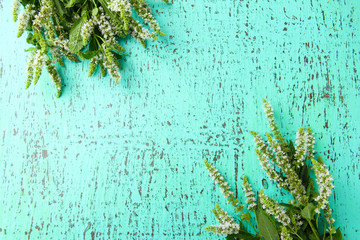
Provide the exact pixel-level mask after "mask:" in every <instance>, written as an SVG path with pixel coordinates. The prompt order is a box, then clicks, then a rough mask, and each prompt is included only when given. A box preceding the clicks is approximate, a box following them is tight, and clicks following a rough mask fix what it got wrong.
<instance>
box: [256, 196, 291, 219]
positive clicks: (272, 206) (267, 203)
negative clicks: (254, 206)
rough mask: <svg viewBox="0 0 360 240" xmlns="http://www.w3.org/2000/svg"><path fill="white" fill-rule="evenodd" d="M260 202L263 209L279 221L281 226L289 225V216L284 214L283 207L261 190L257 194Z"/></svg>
mask: <svg viewBox="0 0 360 240" xmlns="http://www.w3.org/2000/svg"><path fill="white" fill-rule="evenodd" d="M259 198H260V202H261V204H262V205H263V209H264V210H265V211H266V212H267V213H268V214H269V215H271V216H274V218H275V219H276V220H277V221H278V222H280V223H281V224H282V225H283V226H288V225H290V222H291V220H290V217H289V216H288V215H287V214H286V210H285V208H284V207H282V206H280V205H278V204H277V202H275V200H273V199H271V198H269V197H268V196H266V195H265V194H264V191H263V190H261V191H260V194H259Z"/></svg>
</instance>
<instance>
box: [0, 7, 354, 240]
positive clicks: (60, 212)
mask: <svg viewBox="0 0 360 240" xmlns="http://www.w3.org/2000/svg"><path fill="white" fill-rule="evenodd" d="M152 5H153V6H154V7H155V8H156V9H157V12H156V17H157V19H158V21H159V22H160V25H161V26H162V28H163V30H164V32H165V33H167V36H166V37H162V38H160V41H159V42H156V43H153V44H151V43H150V44H149V46H148V48H147V49H143V48H142V47H141V45H140V44H139V43H136V42H134V41H132V40H129V41H127V42H126V44H125V47H126V48H127V50H128V51H129V52H130V56H129V57H127V58H126V62H123V65H124V70H123V71H122V75H123V81H122V82H121V84H119V85H116V84H114V83H113V82H112V81H111V80H110V79H109V78H101V77H100V76H99V73H97V74H96V76H95V77H93V78H88V77H87V63H86V64H73V63H69V62H66V68H64V69H61V70H60V73H61V75H62V76H63V79H64V83H65V84H66V87H65V88H64V92H63V95H62V97H61V98H60V99H56V98H55V91H54V88H53V86H52V84H51V82H50V81H49V76H48V75H47V74H46V73H45V74H43V76H42V77H41V79H40V80H39V83H38V84H37V86H36V87H34V86H31V87H30V88H29V89H28V90H26V91H25V90H24V87H25V65H26V56H27V53H25V52H24V49H25V48H27V45H26V44H25V43H24V42H25V37H23V38H20V39H17V38H16V24H15V23H13V22H12V20H11V19H12V16H11V1H0V32H1V38H0V74H1V75H0V102H1V104H0V111H1V117H0V136H1V138H0V142H1V146H0V153H1V159H0V169H1V170H0V189H1V191H0V239H84V238H85V239H92V238H94V239H218V237H217V236H215V235H211V234H209V233H207V232H206V231H204V227H205V226H207V225H211V224H217V223H216V220H215V217H214V216H212V213H211V208H212V207H213V206H214V205H215V203H218V202H219V203H220V205H221V206H223V207H225V208H226V209H227V210H229V211H230V212H231V211H232V210H231V208H230V207H229V206H226V205H225V200H224V199H223V198H222V196H221V194H220V192H219V191H218V189H217V188H215V186H214V184H213V183H212V182H211V179H210V178H209V177H208V175H207V172H206V170H205V168H204V166H203V159H204V158H209V161H210V162H211V163H213V164H216V166H217V167H218V168H219V170H220V171H221V172H222V173H224V175H226V177H227V179H228V180H229V182H230V183H231V185H232V186H233V187H234V189H236V191H237V192H238V193H239V194H240V196H242V195H241V184H240V181H241V177H242V175H243V174H244V173H245V172H247V173H248V176H249V179H250V182H251V183H253V184H254V188H255V189H256V190H259V189H260V188H261V187H262V186H261V180H262V179H263V178H264V175H263V173H262V172H261V169H260V167H259V165H258V161H257V160H256V156H255V154H254V151H253V149H254V148H253V142H252V138H251V136H250V135H249V134H248V133H247V131H248V130H255V131H258V132H260V133H263V132H265V131H266V130H267V129H266V123H265V121H264V114H263V112H262V105H261V98H263V97H265V98H267V99H268V100H269V101H270V102H271V103H272V105H273V106H274V109H275V115H276V117H277V119H278V123H279V124H280V125H281V127H282V130H283V132H284V133H287V134H286V136H287V137H289V138H293V137H294V135H295V132H296V130H297V128H298V127H299V126H307V125H308V124H309V125H311V126H312V128H313V131H314V132H315V137H316V139H317V142H316V151H317V153H318V154H319V155H321V156H322V157H323V158H324V160H325V162H326V163H327V164H328V165H329V166H330V171H331V173H332V175H333V176H334V183H335V185H336V188H335V194H334V195H333V196H332V197H331V205H332V207H333V208H334V211H335V214H334V217H335V219H336V225H337V226H341V227H342V231H343V233H344V234H345V235H346V237H345V239H351V240H354V239H360V233H359V230H360V229H359V222H360V217H359V212H360V207H359V206H360V201H359V198H358V192H359V190H360V181H359V176H360V171H359V156H360V148H359V145H360V137H359V136H360V128H359V119H360V112H359V109H358V105H359V103H360V97H359V93H360V83H359V76H358V70H359V69H360V66H359V62H360V58H359V54H360V53H359V51H360V42H359V39H360V36H359V33H360V19H359V18H360V13H359V7H360V4H359V1H358V0H352V1H350V0H349V1H345V0H341V1H334V0H330V1H326V0H312V1H308V0H302V1H301V0H298V1H290V0H288V1H286V0H284V1H275V0H268V1H265V0H259V1H250V0H248V1H230V0H224V1H213V0H202V1H193V0H183V1H174V2H173V4H172V5H165V4H163V3H160V2H154V3H153V4H152ZM269 194H270V195H272V196H280V195H279V193H278V192H275V191H273V192H272V193H269ZM242 199H243V198H242ZM87 226H89V227H88V230H87V231H85V230H86V229H87Z"/></svg>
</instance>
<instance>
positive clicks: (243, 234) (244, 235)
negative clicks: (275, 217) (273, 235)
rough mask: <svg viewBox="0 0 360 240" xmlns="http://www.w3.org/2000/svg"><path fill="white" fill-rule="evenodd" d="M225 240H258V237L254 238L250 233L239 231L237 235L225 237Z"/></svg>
mask: <svg viewBox="0 0 360 240" xmlns="http://www.w3.org/2000/svg"><path fill="white" fill-rule="evenodd" d="M226 239H227V240H237V239H244V240H259V239H260V237H257V236H254V235H252V234H251V233H249V232H247V231H244V230H240V231H239V233H237V234H231V235H228V236H227V237H226Z"/></svg>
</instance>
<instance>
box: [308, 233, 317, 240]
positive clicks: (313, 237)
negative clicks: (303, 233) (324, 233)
mask: <svg viewBox="0 0 360 240" xmlns="http://www.w3.org/2000/svg"><path fill="white" fill-rule="evenodd" d="M308 237H309V240H319V239H318V238H317V237H316V235H315V234H314V233H310V234H309V235H308Z"/></svg>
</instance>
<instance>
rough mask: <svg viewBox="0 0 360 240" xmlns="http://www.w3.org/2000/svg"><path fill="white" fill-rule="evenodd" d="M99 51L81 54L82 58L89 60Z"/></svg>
mask: <svg viewBox="0 0 360 240" xmlns="http://www.w3.org/2000/svg"><path fill="white" fill-rule="evenodd" d="M99 51H100V50H96V51H86V52H84V53H83V54H82V56H83V57H84V58H85V59H91V58H93V57H94V56H95V55H96V54H98V53H99Z"/></svg>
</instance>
